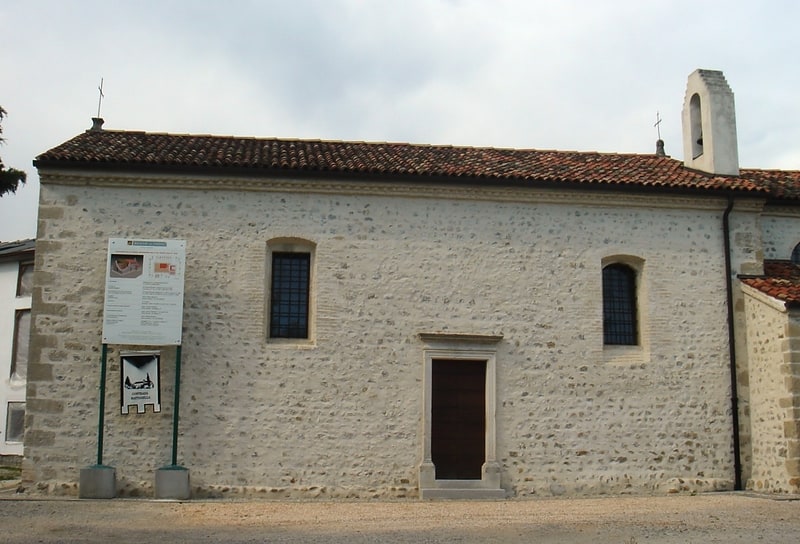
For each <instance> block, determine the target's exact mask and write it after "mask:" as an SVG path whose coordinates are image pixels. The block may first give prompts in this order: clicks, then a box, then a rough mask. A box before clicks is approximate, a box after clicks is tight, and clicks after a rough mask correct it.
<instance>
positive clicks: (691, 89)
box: [683, 70, 739, 176]
mask: <svg viewBox="0 0 800 544" xmlns="http://www.w3.org/2000/svg"><path fill="white" fill-rule="evenodd" d="M683 164H684V166H686V167H687V168H692V169H694V170H700V171H703V172H708V173H709V174H717V175H723V176H738V175H739V148H738V144H737V140H736V109H735V107H734V103H733V91H731V88H730V87H729V86H728V82H727V81H726V80H725V76H724V75H723V74H722V72H720V71H717V70H695V71H694V72H692V73H691V74H690V75H689V80H688V82H687V84H686V97H685V98H684V101H683Z"/></svg>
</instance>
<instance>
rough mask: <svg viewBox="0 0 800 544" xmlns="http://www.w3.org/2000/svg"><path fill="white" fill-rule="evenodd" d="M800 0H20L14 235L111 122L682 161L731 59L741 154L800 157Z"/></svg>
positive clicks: (7, 20) (0, 21)
mask: <svg viewBox="0 0 800 544" xmlns="http://www.w3.org/2000/svg"><path fill="white" fill-rule="evenodd" d="M798 21H800V2H796V1H795V0H783V1H778V0H772V1H764V0H762V1H759V2H755V1H752V0H750V1H745V0H725V1H704V0H692V1H683V0H674V1H673V0H654V1H651V0H544V1H542V0H261V1H256V0H251V1H244V0H242V1H237V0H228V1H226V2H221V1H217V2H208V1H203V0H192V1H177V0H176V1H169V0H158V1H134V0H127V1H122V0H120V1H117V0H104V1H102V2H100V1H90V0H82V1H80V2H65V1H64V0H51V1H44V0H42V1H40V0H6V1H4V2H2V3H0V105H2V106H3V107H4V108H5V109H6V110H7V111H8V117H7V118H6V120H5V121H4V123H3V132H4V136H5V137H6V139H7V141H6V144H5V145H4V146H2V147H0V157H2V158H3V161H4V163H5V165H6V166H7V167H15V168H18V169H22V170H25V171H27V172H28V175H29V176H28V183H27V184H26V186H24V188H22V189H21V190H19V191H18V192H17V194H16V195H6V196H4V197H2V198H0V240H6V241H7V240H15V239H20V238H26V237H34V236H35V234H36V202H37V198H38V189H39V184H38V177H37V176H36V170H35V169H34V167H33V166H32V165H31V161H32V160H33V159H34V157H35V156H36V155H38V154H39V153H42V152H44V151H46V150H48V149H50V148H52V147H54V146H56V145H58V144H60V143H62V142H64V141H66V140H67V139H69V138H71V137H73V136H75V135H77V134H79V133H81V132H83V131H84V130H86V129H87V128H89V127H90V126H91V120H90V118H91V117H93V116H95V115H96V114H97V107H98V90H97V87H98V85H99V84H100V79H101V78H103V80H104V87H103V88H104V92H105V99H104V100H103V104H102V111H101V116H102V117H103V118H104V119H105V128H107V129H123V130H146V131H151V132H172V133H202V134H218V135H238V136H261V137H288V138H313V139H335V140H358V141H394V142H412V143H430V144H453V145H472V146H492V147H515V148H536V149H562V150H580V151H602V152H618V153H652V152H654V150H655V140H656V139H657V134H656V129H655V128H654V126H653V124H654V123H655V120H656V113H657V112H660V115H661V117H662V119H663V122H662V124H661V135H662V138H663V139H664V140H665V141H666V151H667V153H668V154H669V155H672V156H673V157H676V158H679V159H680V158H682V154H683V153H682V144H681V142H680V133H681V107H682V105H683V95H684V92H685V88H686V78H687V76H688V75H689V74H690V73H691V72H692V71H693V70H694V69H696V68H707V69H714V70H722V71H723V72H724V73H725V76H726V78H727V80H728V83H729V84H730V86H731V88H732V89H733V91H734V93H735V97H736V110H737V125H738V135H739V159H740V163H741V165H742V166H743V167H758V168H784V169H795V170H797V169H800V61H799V60H798V51H800V32H798V30H797V25H798Z"/></svg>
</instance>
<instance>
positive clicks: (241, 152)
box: [34, 130, 800, 199]
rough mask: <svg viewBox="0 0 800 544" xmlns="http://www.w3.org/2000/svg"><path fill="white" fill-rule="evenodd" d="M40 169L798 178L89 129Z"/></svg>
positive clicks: (729, 182)
mask: <svg viewBox="0 0 800 544" xmlns="http://www.w3.org/2000/svg"><path fill="white" fill-rule="evenodd" d="M34 165H36V166H37V167H38V168H47V167H57V168H70V167H73V168H86V167H93V168H101V169H150V170H186V171H190V170H192V171H197V170H200V169H204V170H206V171H209V172H213V171H225V172H228V173H231V174H233V173H246V174H251V175H252V174H257V175H265V176H270V175H289V174H313V175H318V176H319V175H336V174H346V175H369V176H373V177H374V176H377V177H381V176H404V177H412V178H418V179H419V178H437V179H438V180H440V181H446V180H448V179H450V180H453V181H462V182H470V181H471V182H480V183H492V182H496V183H502V182H530V183H543V184H551V183H558V184H564V183H570V184H572V183H574V184H580V185H596V186H615V187H627V186H631V187H641V188H656V189H663V190H681V191H686V190H690V191H697V190H699V191H737V192H738V191H743V192H748V193H752V194H754V195H763V196H769V194H768V192H769V191H773V192H774V195H775V196H777V197H779V198H789V199H795V198H800V172H779V171H762V170H746V171H743V172H744V174H743V175H741V176H739V177H726V176H713V175H708V174H704V173H701V172H697V171H693V170H689V169H686V168H684V167H683V164H682V162H680V161H678V160H675V159H672V158H669V157H660V156H657V155H655V154H653V155H635V154H612V153H596V152H575V151H543V150H533V149H500V148H481V147H453V146H437V145H416V144H405V143H366V142H341V141H321V140H292V139H274V138H241V137H232V136H204V135H175V134H163V133H146V132H133V131H114V130H90V131H86V132H85V133H83V134H80V135H78V136H76V137H75V138H72V139H71V140H69V141H67V142H65V143H63V144H61V145H59V146H57V147H55V148H53V149H51V150H49V151H46V152H45V153H43V154H41V155H39V156H38V157H37V158H36V160H35V161H34Z"/></svg>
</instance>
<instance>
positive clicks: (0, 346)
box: [0, 261, 31, 455]
mask: <svg viewBox="0 0 800 544" xmlns="http://www.w3.org/2000/svg"><path fill="white" fill-rule="evenodd" d="M18 275H19V263H18V262H16V261H14V262H6V263H0V455H22V449H23V448H22V443H21V442H16V441H14V442H9V441H8V440H7V439H6V421H7V418H8V413H7V410H8V403H9V402H25V380H24V379H19V378H15V377H12V376H11V357H12V351H13V346H14V317H15V313H16V311H17V310H23V309H29V308H30V307H31V297H30V296H26V297H17V278H18Z"/></svg>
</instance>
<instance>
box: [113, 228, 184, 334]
mask: <svg viewBox="0 0 800 544" xmlns="http://www.w3.org/2000/svg"><path fill="white" fill-rule="evenodd" d="M185 263H186V241H185V240H130V239H126V238H111V239H109V241H108V259H107V264H106V294H105V305H104V307H103V343H104V344H130V345H147V346H172V345H179V344H180V343H181V328H182V327H183V276H184V266H185Z"/></svg>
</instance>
